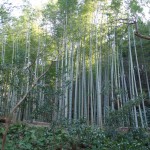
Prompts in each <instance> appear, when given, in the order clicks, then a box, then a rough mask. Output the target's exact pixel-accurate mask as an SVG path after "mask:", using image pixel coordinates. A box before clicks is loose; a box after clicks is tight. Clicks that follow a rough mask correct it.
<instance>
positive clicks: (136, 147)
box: [0, 120, 150, 150]
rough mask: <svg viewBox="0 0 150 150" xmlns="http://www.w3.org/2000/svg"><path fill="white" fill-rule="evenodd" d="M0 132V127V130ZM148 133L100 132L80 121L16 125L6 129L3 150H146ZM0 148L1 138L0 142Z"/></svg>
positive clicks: (96, 128) (136, 130) (149, 146)
mask: <svg viewBox="0 0 150 150" xmlns="http://www.w3.org/2000/svg"><path fill="white" fill-rule="evenodd" d="M0 131H3V128H0ZM149 135H150V133H149V131H148V130H146V129H134V128H133V129H130V130H129V131H128V132H125V133H124V132H122V131H115V130H112V129H111V130H107V131H106V130H101V129H100V128H98V127H93V126H89V125H87V124H86V123H85V122H84V121H83V120H81V121H76V122H73V123H68V121H67V122H66V121H62V122H61V123H60V122H59V123H55V124H52V125H51V127H50V128H44V127H28V126H26V125H23V124H16V125H12V126H11V127H10V130H9V133H8V135H7V141H6V147H5V148H6V150H15V149H19V150H42V149H45V150H48V149H50V150H55V149H57V148H63V149H64V150H67V149H73V148H76V149H81V148H83V147H84V148H83V149H87V150H90V149H91V150H99V149H102V150H107V149H112V150H124V149H126V150H148V149H149V148H150V136H149ZM0 145H1V139H0Z"/></svg>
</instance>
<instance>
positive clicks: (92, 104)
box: [0, 0, 150, 127]
mask: <svg viewBox="0 0 150 150" xmlns="http://www.w3.org/2000/svg"><path fill="white" fill-rule="evenodd" d="M128 4H129V5H128ZM130 4H131V3H130V1H127V2H126V1H120V3H119V2H118V3H115V1H112V2H111V3H109V2H107V1H91V0H85V1H80V2H79V1H77V0H58V2H57V3H54V2H53V1H50V2H49V4H47V6H46V7H45V8H43V11H42V15H43V19H42V21H41V22H40V23H39V24H40V25H37V22H36V18H38V17H39V16H40V14H39V12H35V10H32V8H29V6H27V7H24V15H22V16H21V17H20V18H12V19H8V20H7V19H6V20H5V19H4V21H3V22H2V20H1V27H0V28H1V29H0V32H1V35H0V47H1V50H0V51H1V57H0V63H1V65H0V116H7V115H9V114H10V113H11V112H12V113H13V117H14V119H15V120H21V121H22V120H27V121H34V120H36V121H46V122H52V121H56V120H61V119H65V118H66V119H67V120H68V121H69V122H72V121H73V120H78V119H81V118H85V119H86V121H87V123H88V124H92V125H98V126H100V127H105V126H107V125H108V126H130V127H147V126H148V124H149V119H148V118H149V114H148V109H149V105H147V103H146V102H148V101H149V100H150V87H149V78H150V76H149V73H150V68H149V63H150V62H149V61H150V60H149V59H148V56H147V54H148V52H149V47H148V46H149V41H147V40H145V39H141V38H139V37H137V36H136V35H135V26H134V24H133V22H134V21H137V24H140V23H139V22H140V21H141V20H138V17H135V16H136V15H135V14H136V12H137V11H138V10H139V9H140V8H138V7H137V10H135V7H134V9H132V7H131V6H133V4H132V5H131V6H130ZM116 5H117V6H116ZM122 5H123V6H124V7H125V8H126V9H125V10H123V8H122ZM134 5H136V6H138V4H137V3H136V4H134ZM129 6H130V7H129ZM129 8H130V9H129ZM1 18H2V17H1ZM141 22H142V21H141ZM148 24H149V22H147V23H141V24H140V25H141V26H143V28H144V27H145V31H144V33H147V32H148ZM140 25H139V26H140ZM139 29H140V28H139Z"/></svg>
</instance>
